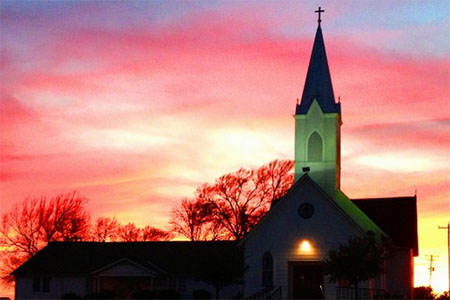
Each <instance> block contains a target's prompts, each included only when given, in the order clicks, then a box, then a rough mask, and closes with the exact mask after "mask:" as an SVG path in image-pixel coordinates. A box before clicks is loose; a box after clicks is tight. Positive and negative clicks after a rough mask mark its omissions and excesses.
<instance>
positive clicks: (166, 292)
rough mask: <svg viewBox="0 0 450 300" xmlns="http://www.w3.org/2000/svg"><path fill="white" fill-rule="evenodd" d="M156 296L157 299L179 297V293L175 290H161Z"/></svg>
mask: <svg viewBox="0 0 450 300" xmlns="http://www.w3.org/2000/svg"><path fill="white" fill-rule="evenodd" d="M156 296H157V297H156V298H157V299H180V294H178V292H177V291H175V290H161V291H159V292H158V293H157V294H156Z"/></svg>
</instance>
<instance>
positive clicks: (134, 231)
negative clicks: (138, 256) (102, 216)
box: [119, 223, 141, 242]
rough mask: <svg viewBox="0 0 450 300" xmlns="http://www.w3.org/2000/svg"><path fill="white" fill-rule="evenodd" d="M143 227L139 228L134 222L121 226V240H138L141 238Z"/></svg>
mask: <svg viewBox="0 0 450 300" xmlns="http://www.w3.org/2000/svg"><path fill="white" fill-rule="evenodd" d="M140 236H141V229H140V228H137V227H136V225H134V224H133V223H128V224H126V225H121V226H119V241H120V242H137V241H139V240H140Z"/></svg>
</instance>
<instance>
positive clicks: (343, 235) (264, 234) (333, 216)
mask: <svg viewBox="0 0 450 300" xmlns="http://www.w3.org/2000/svg"><path fill="white" fill-rule="evenodd" d="M347 202H348V203H347ZM305 203H309V204H311V205H312V208H313V210H314V213H313V214H312V216H310V217H309V218H308V217H307V215H308V213H306V217H305V216H304V217H302V216H301V213H299V209H300V207H301V206H302V205H304V204H305ZM349 207H350V209H349ZM362 220H364V221H362ZM368 230H372V231H373V232H374V233H375V234H377V235H380V234H382V233H383V231H381V229H379V228H378V227H377V226H376V225H375V224H374V223H373V222H371V221H370V219H369V218H368V217H367V216H365V215H364V214H363V213H362V212H361V211H360V210H359V209H358V208H357V207H356V206H355V205H354V204H352V203H351V202H350V201H349V200H346V199H345V198H342V199H340V200H339V201H337V200H333V199H332V198H330V197H329V196H328V195H327V194H326V193H325V192H324V191H323V190H322V189H321V188H320V187H319V186H318V185H317V184H316V183H314V181H313V180H312V179H311V178H310V177H309V176H308V175H304V176H302V177H301V178H300V179H299V180H298V181H297V182H296V183H295V184H294V186H293V187H292V188H291V189H290V190H289V191H288V193H287V194H286V195H285V196H284V197H283V198H281V199H280V200H279V201H278V202H277V203H276V205H274V206H273V207H272V209H271V210H270V211H269V212H268V213H267V215H266V216H265V217H264V218H263V219H262V220H261V221H260V223H259V224H258V225H257V226H256V227H255V228H254V229H253V230H252V231H251V232H250V233H249V234H248V235H247V236H246V237H245V238H244V241H243V242H244V243H245V245H246V248H247V246H249V247H251V248H252V247H254V245H256V244H259V245H260V247H265V249H266V250H267V251H271V249H272V251H278V250H279V251H286V250H281V249H288V250H287V251H288V254H286V255H288V256H291V257H293V258H295V257H297V258H298V255H302V254H301V253H299V251H300V250H299V249H300V248H301V243H302V241H308V242H309V243H310V246H311V248H312V252H311V253H310V254H308V255H310V257H316V259H323V257H324V256H325V255H326V254H327V252H328V251H329V250H330V249H334V248H336V247H337V246H338V245H339V244H341V243H345V242H346V241H347V240H348V238H349V237H350V236H352V235H353V236H354V235H361V234H364V233H365V232H367V231H368ZM256 248H257V247H256ZM274 249H275V250H274ZM276 249H278V250H276ZM262 250H264V249H262ZM311 255H312V256H311Z"/></svg>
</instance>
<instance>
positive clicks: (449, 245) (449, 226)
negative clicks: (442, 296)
mask: <svg viewBox="0 0 450 300" xmlns="http://www.w3.org/2000/svg"><path fill="white" fill-rule="evenodd" d="M438 229H447V248H448V290H449V291H450V222H448V224H447V226H438Z"/></svg>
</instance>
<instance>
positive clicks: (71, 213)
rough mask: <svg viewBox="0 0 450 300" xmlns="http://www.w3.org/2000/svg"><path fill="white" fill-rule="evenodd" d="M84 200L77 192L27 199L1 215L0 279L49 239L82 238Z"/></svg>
mask: <svg viewBox="0 0 450 300" xmlns="http://www.w3.org/2000/svg"><path fill="white" fill-rule="evenodd" d="M86 204H87V199H86V198H85V197H83V196H80V195H79V194H78V193H77V192H72V193H68V194H61V195H57V196H55V197H52V198H45V197H42V198H27V199H25V200H24V201H23V202H21V203H19V204H17V205H15V206H14V207H13V208H12V210H11V211H9V212H7V213H4V214H3V215H2V216H1V223H0V248H2V249H4V250H3V252H4V253H3V255H2V279H3V280H4V281H6V282H11V281H12V280H13V278H12V277H11V276H9V274H10V272H11V271H13V270H14V269H15V268H16V267H17V266H18V265H20V264H21V263H22V262H23V261H25V260H27V259H28V258H30V257H31V256H32V255H34V254H36V253H37V252H38V251H39V250H41V249H42V248H43V247H45V246H46V245H47V244H48V243H50V242H52V241H69V240H82V239H86V238H87V236H88V229H89V213H88V212H87V211H86Z"/></svg>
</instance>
